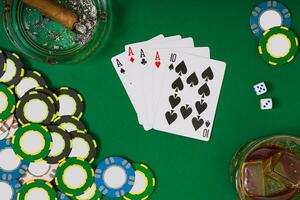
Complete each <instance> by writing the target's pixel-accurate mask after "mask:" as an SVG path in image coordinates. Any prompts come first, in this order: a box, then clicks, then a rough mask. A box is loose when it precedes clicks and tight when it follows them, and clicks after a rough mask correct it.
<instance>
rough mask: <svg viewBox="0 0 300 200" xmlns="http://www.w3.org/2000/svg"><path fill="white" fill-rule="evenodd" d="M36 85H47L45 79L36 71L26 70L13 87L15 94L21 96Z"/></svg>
mask: <svg viewBox="0 0 300 200" xmlns="http://www.w3.org/2000/svg"><path fill="white" fill-rule="evenodd" d="M36 87H47V86H46V81H45V79H44V78H43V77H42V75H41V74H40V73H39V72H37V71H30V70H26V71H25V74H24V76H23V77H22V79H21V81H20V82H19V83H18V85H16V87H15V94H16V95H17V97H18V98H21V97H22V96H23V95H24V94H26V93H27V92H28V91H29V90H31V89H32V88H36Z"/></svg>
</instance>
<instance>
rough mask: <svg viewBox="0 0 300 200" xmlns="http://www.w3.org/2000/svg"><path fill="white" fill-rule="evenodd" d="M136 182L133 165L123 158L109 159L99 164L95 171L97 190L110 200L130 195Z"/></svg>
mask: <svg viewBox="0 0 300 200" xmlns="http://www.w3.org/2000/svg"><path fill="white" fill-rule="evenodd" d="M134 181H135V172H134V169H133V167H132V165H131V164H130V163H129V162H128V161H127V160H125V159H124V158H121V157H109V158H106V159H105V160H103V161H102V162H100V163H99V165H98V166H97V169H96V171H95V182H96V184H97V188H99V190H100V192H101V193H102V194H103V195H106V196H108V197H110V198H115V197H122V196H124V195H126V194H128V193H129V191H130V190H131V189H132V187H133V185H134Z"/></svg>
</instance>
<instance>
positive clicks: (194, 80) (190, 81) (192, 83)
mask: <svg viewBox="0 0 300 200" xmlns="http://www.w3.org/2000/svg"><path fill="white" fill-rule="evenodd" d="M186 83H187V84H189V85H190V86H191V87H193V86H196V85H198V83H199V80H198V77H197V75H196V73H195V72H194V73H192V74H191V75H190V76H189V77H188V78H187V79H186Z"/></svg>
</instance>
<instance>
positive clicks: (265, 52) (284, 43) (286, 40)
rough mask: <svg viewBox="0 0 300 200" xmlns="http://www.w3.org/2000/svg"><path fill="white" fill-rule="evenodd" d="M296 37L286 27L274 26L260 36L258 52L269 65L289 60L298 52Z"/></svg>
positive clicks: (280, 63)
mask: <svg viewBox="0 0 300 200" xmlns="http://www.w3.org/2000/svg"><path fill="white" fill-rule="evenodd" d="M298 45H299V44H298V39H297V37H296V35H295V33H293V31H291V30H289V29H288V28H287V27H283V26H281V27H274V28H271V29H269V30H267V31H265V32H264V34H263V36H262V37H261V38H260V41H259V46H258V51H259V54H261V56H262V57H263V59H264V60H266V61H267V62H268V63H269V64H271V65H282V64H286V63H289V62H291V61H292V60H293V59H294V58H295V56H296V54H297V52H298Z"/></svg>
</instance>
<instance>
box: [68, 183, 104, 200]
mask: <svg viewBox="0 0 300 200" xmlns="http://www.w3.org/2000/svg"><path fill="white" fill-rule="evenodd" d="M101 196H102V194H101V192H100V191H99V190H98V189H97V186H96V183H94V184H93V185H92V187H90V188H89V189H88V190H87V191H85V192H84V194H82V195H80V196H77V197H73V199H75V200H86V199H88V200H100V198H101Z"/></svg>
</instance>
